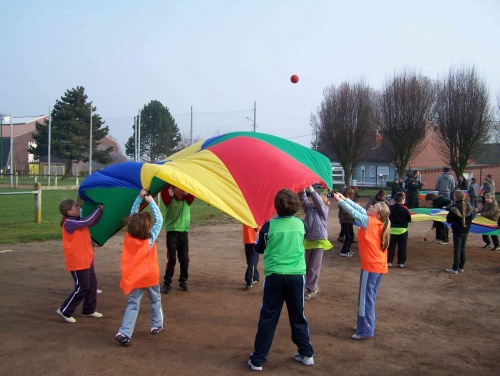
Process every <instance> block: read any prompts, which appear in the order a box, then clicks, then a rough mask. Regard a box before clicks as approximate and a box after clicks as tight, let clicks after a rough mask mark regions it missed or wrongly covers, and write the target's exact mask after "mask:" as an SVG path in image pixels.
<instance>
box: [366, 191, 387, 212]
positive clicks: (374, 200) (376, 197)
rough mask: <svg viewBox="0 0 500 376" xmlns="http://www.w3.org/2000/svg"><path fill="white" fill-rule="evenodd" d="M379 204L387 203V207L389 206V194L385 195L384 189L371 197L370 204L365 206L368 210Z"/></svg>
mask: <svg viewBox="0 0 500 376" xmlns="http://www.w3.org/2000/svg"><path fill="white" fill-rule="evenodd" d="M377 202H385V203H386V204H387V205H389V202H388V201H387V193H385V191H384V190H383V189H381V190H379V191H378V192H377V193H376V194H375V195H373V196H372V197H370V199H369V200H368V203H367V204H366V206H365V209H366V210H368V208H369V207H370V206H372V205H375V204H376V203H377Z"/></svg>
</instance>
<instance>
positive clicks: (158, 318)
mask: <svg viewBox="0 0 500 376" xmlns="http://www.w3.org/2000/svg"><path fill="white" fill-rule="evenodd" d="M144 291H147V292H148V295H149V304H150V307H151V327H152V328H157V327H159V326H162V325H163V308H162V306H161V296H160V285H159V284H158V285H156V286H152V287H146V288H143V289H133V290H132V291H130V294H128V304H127V308H126V309H125V314H124V315H123V320H122V326H121V327H120V329H119V330H118V331H119V332H120V333H122V334H123V335H126V336H127V337H128V338H132V333H133V332H134V327H135V322H136V320H137V315H138V314H139V307H140V306H141V299H142V295H143V294H144Z"/></svg>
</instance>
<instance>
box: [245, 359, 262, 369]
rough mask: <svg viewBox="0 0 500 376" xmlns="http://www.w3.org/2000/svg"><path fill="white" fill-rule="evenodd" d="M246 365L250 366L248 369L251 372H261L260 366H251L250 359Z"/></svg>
mask: <svg viewBox="0 0 500 376" xmlns="http://www.w3.org/2000/svg"><path fill="white" fill-rule="evenodd" d="M248 365H249V366H250V369H251V370H252V371H262V366H260V367H259V366H254V365H253V364H252V361H251V360H250V359H248Z"/></svg>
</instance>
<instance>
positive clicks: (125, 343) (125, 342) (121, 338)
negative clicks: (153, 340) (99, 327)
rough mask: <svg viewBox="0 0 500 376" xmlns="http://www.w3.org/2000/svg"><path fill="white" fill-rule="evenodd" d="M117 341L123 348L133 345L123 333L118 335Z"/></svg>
mask: <svg viewBox="0 0 500 376" xmlns="http://www.w3.org/2000/svg"><path fill="white" fill-rule="evenodd" d="M115 339H116V340H117V341H118V342H120V344H121V345H122V346H123V347H130V346H132V344H131V343H130V338H128V337H127V336H126V335H123V334H121V333H117V334H116V336H115Z"/></svg>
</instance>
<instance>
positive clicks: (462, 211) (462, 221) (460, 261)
mask: <svg viewBox="0 0 500 376" xmlns="http://www.w3.org/2000/svg"><path fill="white" fill-rule="evenodd" d="M453 197H454V198H455V203H454V204H453V206H452V207H451V208H450V212H449V213H448V215H447V216H446V222H448V223H451V231H452V233H453V267H452V268H451V269H446V272H447V273H450V274H458V272H460V273H463V272H464V265H465V244H466V243H467V235H468V234H469V230H470V226H471V224H472V220H473V219H474V218H475V217H476V214H475V212H474V208H473V207H472V205H471V204H469V203H468V202H465V201H464V199H465V194H464V192H463V191H455V192H454V194H453Z"/></svg>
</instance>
